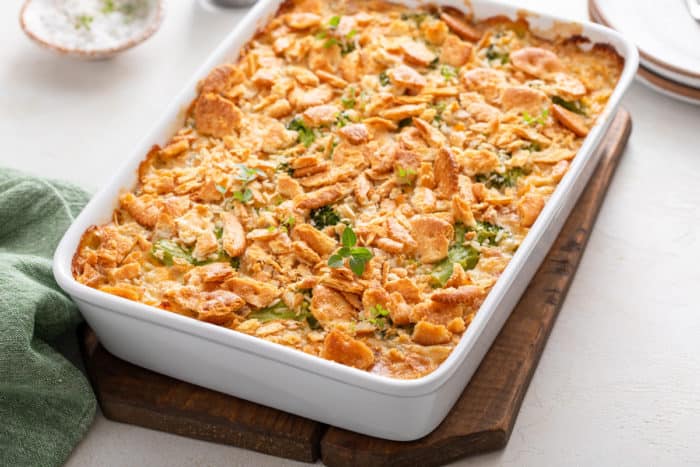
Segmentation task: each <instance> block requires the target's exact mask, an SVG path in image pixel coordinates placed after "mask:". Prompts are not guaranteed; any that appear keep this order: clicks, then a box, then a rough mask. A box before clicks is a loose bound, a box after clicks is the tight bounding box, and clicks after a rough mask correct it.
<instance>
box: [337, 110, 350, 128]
mask: <svg viewBox="0 0 700 467" xmlns="http://www.w3.org/2000/svg"><path fill="white" fill-rule="evenodd" d="M348 123H352V122H351V121H350V117H349V116H348V113H347V112H345V111H342V112H338V115H336V117H335V126H337V127H338V128H342V127H344V126H345V125H347V124H348Z"/></svg>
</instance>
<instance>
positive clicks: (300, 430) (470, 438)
mask: <svg viewBox="0 0 700 467" xmlns="http://www.w3.org/2000/svg"><path fill="white" fill-rule="evenodd" d="M630 130H631V120H630V116H629V114H628V113H627V111H625V110H620V111H619V112H618V114H617V115H616V116H615V120H614V121H613V123H612V125H611V127H610V129H609V130H608V132H607V134H606V135H605V136H604V139H603V141H602V143H601V145H600V147H599V148H598V149H597V150H598V151H602V153H603V154H602V157H601V161H600V164H599V166H598V167H597V169H596V171H595V172H594V174H593V176H592V177H591V180H590V182H589V184H588V186H587V188H586V190H585V192H584V194H583V195H582V196H581V198H580V199H579V200H578V203H577V205H576V206H575V207H574V209H573V211H572V212H571V215H570V216H569V219H568V220H567V222H566V224H565V225H564V228H563V229H562V231H561V234H560V235H559V238H558V239H557V240H556V242H555V243H554V246H553V247H552V249H551V250H550V252H549V254H548V255H547V257H546V258H545V260H544V262H543V263H542V265H541V266H540V269H539V270H538V271H537V274H536V275H535V277H534V278H533V280H532V282H531V283H530V285H529V286H528V288H527V290H526V291H525V293H524V294H523V296H522V298H521V299H520V302H519V303H518V305H517V306H516V308H515V309H514V310H513V313H512V314H511V315H510V318H509V319H508V320H507V321H506V324H505V325H504V327H503V329H502V330H501V332H500V334H499V335H498V337H497V338H496V340H495V342H494V344H493V346H492V347H491V349H490V350H489V352H488V353H487V354H486V357H484V360H483V361H482V363H481V365H480V366H479V368H478V370H477V371H476V373H475V374H474V376H473V377H472V379H471V382H470V383H469V385H468V386H467V388H466V389H465V390H464V393H462V396H461V397H460V399H459V400H458V401H457V403H456V404H455V406H454V407H453V408H452V411H451V412H450V414H449V415H448V416H447V418H445V420H444V421H443V422H442V424H441V425H440V426H439V427H438V428H437V429H436V430H435V431H433V432H432V433H431V434H429V435H428V436H426V437H425V438H422V439H420V440H417V441H412V442H405V443H402V442H395V441H386V440H381V439H377V438H371V437H368V436H363V435H359V434H357V433H352V432H349V431H346V430H341V429H339V428H334V427H328V426H326V425H323V424H321V423H318V422H315V421H313V420H309V419H305V418H302V417H298V416H296V415H291V414H288V413H285V412H281V411H279V410H275V409H271V408H269V407H264V406H261V405H258V404H255V403H252V402H248V401H244V400H241V399H238V398H235V397H232V396H228V395H225V394H222V393H219V392H216V391H211V390H209V389H204V388H202V387H199V386H195V385H193V384H189V383H184V382H182V381H178V380H175V379H173V378H170V377H168V376H163V375H160V374H157V373H154V372H152V371H149V370H145V369H143V368H139V367H137V366H135V365H132V364H130V363H127V362H125V361H123V360H120V359H119V358H117V357H114V356H113V355H111V354H110V353H108V352H107V351H106V350H105V349H104V348H103V347H102V346H101V345H100V343H99V342H98V341H97V337H96V336H95V334H94V332H93V331H92V330H91V329H90V328H88V327H87V326H82V327H81V328H80V330H79V338H80V342H81V351H82V354H83V359H84V360H85V366H86V368H87V373H88V377H89V378H90V381H91V383H92V385H93V388H94V389H95V393H96V394H97V398H98V400H99V403H100V407H101V408H102V412H103V413H104V415H105V417H107V418H109V419H112V420H116V421H119V422H124V423H130V424H133V425H139V426H143V427H147V428H152V429H156V430H161V431H167V432H169V433H175V434H179V435H183V436H188V437H191V438H197V439H203V440H206V441H214V442H217V443H224V444H231V445H234V446H239V447H242V448H246V449H253V450H255V451H260V452H263V453H266V454H270V455H273V456H279V457H286V458H290V459H296V460H300V461H306V462H312V461H315V460H316V459H318V457H319V456H320V457H321V458H322V460H323V462H324V463H325V464H327V465H329V466H333V467H340V466H355V465H362V466H363V467H371V466H379V465H391V466H415V465H421V466H436V465H441V464H444V463H447V462H450V461H453V460H455V459H459V458H461V457H465V456H468V455H470V454H475V453H481V452H485V451H491V450H495V449H499V448H502V447H504V446H505V444H506V443H507V442H508V438H509V436H510V434H511V431H512V429H513V425H514V423H515V419H516V417H517V415H518V410H519V409H520V404H521V403H522V400H523V397H524V396H525V391H526V390H527V387H528V384H529V383H530V379H531V378H532V375H533V373H534V371H535V368H536V366H537V362H538V361H539V358H540V355H541V354H542V351H543V349H544V345H545V342H546V341H547V337H548V336H549V333H550V331H551V329H552V326H553V325H554V320H555V319H556V316H557V313H558V312H559V309H560V307H561V304H562V303H563V301H564V298H565V296H566V293H567V291H568V289H569V285H570V284H571V282H572V279H573V277H574V273H575V272H576V268H577V267H578V264H579V261H580V259H581V256H582V254H583V250H584V247H585V246H586V241H587V240H588V237H589V235H590V232H591V230H592V228H593V224H594V222H595V218H596V215H597V214H598V210H599V208H600V205H601V203H602V201H603V198H604V197H605V192H606V190H607V188H608V185H609V184H610V180H611V178H612V176H613V173H614V171H615V168H616V167H617V163H618V161H619V159H620V155H621V154H622V150H623V148H624V147H625V144H626V143H627V139H628V138H629V134H630Z"/></svg>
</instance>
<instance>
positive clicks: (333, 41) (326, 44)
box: [323, 37, 338, 49]
mask: <svg viewBox="0 0 700 467" xmlns="http://www.w3.org/2000/svg"><path fill="white" fill-rule="evenodd" d="M336 44H338V39H336V38H335V37H329V38H328V39H326V42H324V43H323V48H324V49H330V48H331V47H333V46H334V45H336Z"/></svg>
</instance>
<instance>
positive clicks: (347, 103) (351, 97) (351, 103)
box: [340, 86, 357, 109]
mask: <svg viewBox="0 0 700 467" xmlns="http://www.w3.org/2000/svg"><path fill="white" fill-rule="evenodd" d="M340 103H341V104H343V107H345V108H346V109H352V108H354V107H355V104H356V103H357V101H356V100H355V87H354V86H350V87H349V88H348V95H347V97H345V96H343V97H342V98H341V99H340Z"/></svg>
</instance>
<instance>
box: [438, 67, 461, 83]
mask: <svg viewBox="0 0 700 467" xmlns="http://www.w3.org/2000/svg"><path fill="white" fill-rule="evenodd" d="M440 74H441V75H442V77H443V78H445V79H446V80H450V79H452V78H454V77H456V76H457V69H456V68H455V67H453V66H450V65H442V66H441V67H440Z"/></svg>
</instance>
